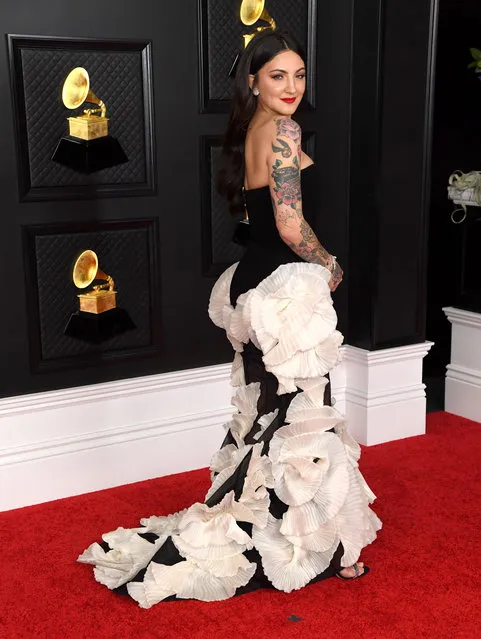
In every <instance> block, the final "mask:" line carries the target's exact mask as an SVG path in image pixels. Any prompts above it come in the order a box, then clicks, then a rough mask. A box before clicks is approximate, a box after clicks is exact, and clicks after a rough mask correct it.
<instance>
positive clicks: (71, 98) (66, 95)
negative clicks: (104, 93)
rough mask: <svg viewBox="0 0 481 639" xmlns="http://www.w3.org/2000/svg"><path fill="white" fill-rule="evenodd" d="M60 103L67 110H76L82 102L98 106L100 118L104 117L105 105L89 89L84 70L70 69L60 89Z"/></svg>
mask: <svg viewBox="0 0 481 639" xmlns="http://www.w3.org/2000/svg"><path fill="white" fill-rule="evenodd" d="M62 101H63V103H64V105H65V106H66V107H67V109H77V108H78V107H79V106H80V105H81V104H83V103H84V102H90V103H91V104H98V105H99V108H100V115H101V117H103V118H104V117H105V114H106V112H107V108H106V106H105V104H104V103H103V102H102V100H100V98H98V97H97V96H96V95H95V93H94V92H93V91H92V90H91V89H90V78H89V74H88V72H87V70H86V69H84V68H83V67H75V69H72V71H70V73H69V74H68V76H67V77H66V78H65V82H64V83H63V87H62Z"/></svg>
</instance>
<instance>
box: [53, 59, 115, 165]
mask: <svg viewBox="0 0 481 639" xmlns="http://www.w3.org/2000/svg"><path fill="white" fill-rule="evenodd" d="M62 102H63V104H64V106H65V107H66V108H67V109H72V110H74V109H78V108H79V107H81V106H82V105H83V104H84V103H88V104H93V105H96V108H89V109H84V110H83V113H81V114H80V115H76V116H71V117H68V118H67V120H68V126H69V135H68V136H65V137H63V138H61V140H60V141H59V143H58V145H57V148H56V149H55V152H54V154H53V156H52V160H53V161H54V162H59V163H60V164H64V165H65V166H69V167H70V168H72V169H74V170H76V171H79V172H80V173H93V172H95V171H100V170H101V169H106V168H108V167H111V166H115V165H117V164H122V163H123V162H127V156H126V155H125V153H124V151H123V150H122V147H121V146H120V144H119V142H118V140H117V139H116V138H113V137H112V136H110V135H109V126H108V123H109V118H108V117H107V115H106V113H107V107H106V106H105V104H104V102H102V100H101V99H100V98H98V97H97V96H96V95H95V93H94V92H93V91H92V89H91V88H90V77H89V74H88V72H87V70H86V69H84V68H83V67H75V69H72V70H71V71H70V73H69V74H68V75H67V77H66V78H65V81H64V83H63V87H62Z"/></svg>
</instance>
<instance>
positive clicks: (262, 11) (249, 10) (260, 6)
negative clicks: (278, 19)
mask: <svg viewBox="0 0 481 639" xmlns="http://www.w3.org/2000/svg"><path fill="white" fill-rule="evenodd" d="M265 4H266V3H265V0H242V2H241V6H240V9H239V18H240V21H241V22H242V24H245V26H246V27H251V26H252V25H253V24H256V22H259V21H262V22H266V23H267V25H261V26H258V27H256V28H255V30H254V31H253V32H252V33H243V34H242V39H243V47H244V49H245V48H246V46H247V45H248V44H249V42H250V41H251V40H252V38H253V37H254V36H255V35H256V34H257V33H260V32H261V31H265V30H266V29H272V30H274V29H276V23H275V20H274V18H272V16H270V15H269V13H268V11H267V9H266V8H265ZM239 58H240V52H238V53H237V55H236V57H235V60H234V62H233V64H232V66H231V68H230V71H229V77H231V78H232V77H234V75H235V72H236V69H237V63H238V62H239Z"/></svg>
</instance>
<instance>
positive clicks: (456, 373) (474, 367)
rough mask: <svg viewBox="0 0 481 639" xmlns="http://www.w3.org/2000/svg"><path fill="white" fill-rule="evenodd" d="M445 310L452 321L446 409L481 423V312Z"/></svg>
mask: <svg viewBox="0 0 481 639" xmlns="http://www.w3.org/2000/svg"><path fill="white" fill-rule="evenodd" d="M443 311H444V312H445V314H446V317H447V318H448V320H449V321H450V322H451V324H452V329H451V361H450V363H449V365H448V366H447V372H446V386H445V409H446V411H448V412H449V413H453V414H454V415H460V416H461V417H466V418H467V419H472V420H474V421H477V422H481V314H480V313H473V312H471V311H465V310H463V309H460V308H454V307H452V306H448V307H446V308H443Z"/></svg>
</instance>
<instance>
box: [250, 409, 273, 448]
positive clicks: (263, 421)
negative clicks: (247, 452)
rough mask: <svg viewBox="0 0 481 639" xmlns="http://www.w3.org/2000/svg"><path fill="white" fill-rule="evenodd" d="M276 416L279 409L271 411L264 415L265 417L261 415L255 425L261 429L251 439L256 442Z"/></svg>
mask: <svg viewBox="0 0 481 639" xmlns="http://www.w3.org/2000/svg"><path fill="white" fill-rule="evenodd" d="M278 414H279V409H278V408H276V410H274V411H272V413H266V414H265V415H262V417H260V418H259V419H258V420H257V423H258V424H259V426H260V427H261V428H260V430H259V431H258V432H257V433H256V434H255V435H254V437H253V439H255V440H256V441H257V440H258V439H259V438H260V437H262V435H263V434H264V432H265V431H266V430H267V428H269V426H270V425H271V424H272V422H273V421H274V420H275V418H276V417H277V415H278Z"/></svg>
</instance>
